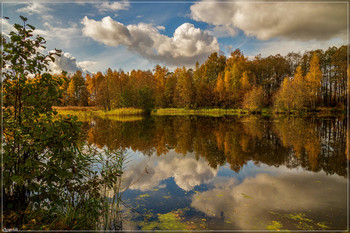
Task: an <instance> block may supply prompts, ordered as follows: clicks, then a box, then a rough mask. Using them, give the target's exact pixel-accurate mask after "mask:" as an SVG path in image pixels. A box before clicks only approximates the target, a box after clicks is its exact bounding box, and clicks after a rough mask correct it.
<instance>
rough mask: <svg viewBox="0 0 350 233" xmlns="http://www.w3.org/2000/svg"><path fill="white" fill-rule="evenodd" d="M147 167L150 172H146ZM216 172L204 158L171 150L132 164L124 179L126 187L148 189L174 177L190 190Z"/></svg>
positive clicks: (206, 180)
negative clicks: (159, 155) (162, 154)
mask: <svg viewBox="0 0 350 233" xmlns="http://www.w3.org/2000/svg"><path fill="white" fill-rule="evenodd" d="M145 167H147V170H148V174H144V170H145ZM216 174H217V171H216V170H215V169H213V168H211V167H210V166H209V165H208V162H206V161H205V160H204V159H202V158H201V159H199V160H198V161H197V160H196V158H195V156H194V155H193V154H187V155H186V156H185V157H184V156H183V155H179V154H177V153H175V152H174V151H170V152H168V153H167V154H166V155H164V156H162V157H158V156H153V157H150V158H149V157H144V158H143V159H141V161H138V162H137V163H133V164H130V165H129V166H128V169H127V170H126V171H125V173H124V174H123V180H124V182H125V183H124V185H125V186H126V187H128V186H129V185H130V184H134V185H132V186H131V187H130V189H138V190H141V191H147V190H150V189H152V188H155V187H157V186H158V185H159V184H160V182H161V181H162V180H165V179H168V178H170V177H173V178H174V181H175V183H176V184H177V185H178V186H179V187H180V188H182V189H183V190H186V191H189V190H192V189H193V188H194V187H195V186H196V185H200V184H202V183H207V182H209V181H210V180H211V179H212V178H213V177H215V176H216ZM140 177H142V178H141V179H140Z"/></svg>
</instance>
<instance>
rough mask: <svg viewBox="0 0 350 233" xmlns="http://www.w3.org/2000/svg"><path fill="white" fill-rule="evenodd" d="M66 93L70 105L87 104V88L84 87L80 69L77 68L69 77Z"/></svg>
mask: <svg viewBox="0 0 350 233" xmlns="http://www.w3.org/2000/svg"><path fill="white" fill-rule="evenodd" d="M67 95H68V99H69V101H68V102H69V104H70V105H75V106H87V105H88V90H87V88H86V84H85V79H84V77H83V74H82V72H81V71H80V70H77V71H76V72H75V74H74V75H73V76H72V77H71V79H70V82H69V85H68V89H67Z"/></svg>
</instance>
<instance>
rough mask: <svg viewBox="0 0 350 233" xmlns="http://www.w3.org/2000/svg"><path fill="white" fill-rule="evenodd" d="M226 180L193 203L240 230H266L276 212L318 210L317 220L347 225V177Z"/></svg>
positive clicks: (306, 175)
mask: <svg viewBox="0 0 350 233" xmlns="http://www.w3.org/2000/svg"><path fill="white" fill-rule="evenodd" d="M222 179H223V180H222V181H221V182H217V183H216V184H215V185H216V187H215V188H214V189H211V190H209V191H205V192H202V193H197V194H195V195H194V196H193V198H192V204H191V206H192V207H194V208H196V209H197V210H199V211H201V212H204V213H205V214H207V215H208V216H217V217H220V216H221V217H223V218H224V219H225V221H229V222H232V224H233V225H234V227H235V228H237V229H241V230H250V229H253V228H254V229H266V226H267V225H269V224H271V222H272V221H275V220H277V217H278V215H275V214H272V213H274V212H275V213H288V214H292V213H293V214H295V213H305V212H306V213H307V217H308V218H311V217H310V216H312V215H313V214H315V213H316V215H317V219H318V221H317V222H322V221H323V222H327V225H329V224H332V225H331V227H332V229H337V230H340V229H345V227H346V200H347V195H346V194H347V192H346V188H347V185H346V179H345V178H343V177H340V176H337V175H333V176H327V175H326V174H324V173H307V172H305V173H291V172H289V173H287V174H283V175H279V176H271V175H267V174H258V175H257V176H256V177H250V178H246V179H245V180H243V182H242V183H240V184H239V183H238V182H236V180H235V179H234V178H226V179H224V178H222ZM309 214H310V216H309ZM257 219H259V221H257ZM311 219H312V218H311Z"/></svg>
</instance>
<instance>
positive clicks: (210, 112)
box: [54, 107, 346, 121]
mask: <svg viewBox="0 0 350 233" xmlns="http://www.w3.org/2000/svg"><path fill="white" fill-rule="evenodd" d="M54 109H55V110H57V111H58V113H59V114H61V115H74V116H77V117H78V119H79V120H82V121H84V120H85V121H87V120H89V119H91V118H93V117H101V118H109V119H112V120H116V121H135V120H141V119H142V113H143V111H142V109H137V108H118V109H113V110H111V111H103V110H101V109H98V108H96V107H54ZM341 114H346V109H344V108H325V107H318V108H316V109H303V110H300V111H297V110H292V111H290V112H287V111H282V110H279V111H276V110H273V109H271V108H264V109H262V110H261V111H258V112H250V111H248V110H245V109H239V108H237V109H223V108H203V109H187V108H160V109H155V110H153V111H152V115H156V116H188V115H197V116H212V117H220V116H244V115H262V116H272V115H291V116H319V117H330V116H334V115H341Z"/></svg>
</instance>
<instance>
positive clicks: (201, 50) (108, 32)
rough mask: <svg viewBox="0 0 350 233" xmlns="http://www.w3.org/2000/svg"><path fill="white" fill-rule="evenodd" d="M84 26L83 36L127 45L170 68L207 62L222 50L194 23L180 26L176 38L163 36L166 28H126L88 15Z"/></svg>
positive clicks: (113, 44) (146, 25)
mask: <svg viewBox="0 0 350 233" xmlns="http://www.w3.org/2000/svg"><path fill="white" fill-rule="evenodd" d="M82 24H83V25H84V28H83V30H82V32H83V35H85V36H87V37H90V38H92V39H94V40H95V41H98V42H101V43H103V44H105V45H108V46H119V45H124V46H126V47H127V48H128V49H129V50H130V51H133V52H136V53H139V54H140V55H141V56H143V57H145V58H149V59H152V60H156V61H161V62H165V63H166V64H170V65H184V64H185V65H193V64H194V63H195V62H196V61H200V62H202V61H204V60H205V59H206V58H207V56H208V55H209V54H210V53H212V52H218V51H219V44H218V41H217V39H216V38H215V37H213V36H212V35H210V34H209V33H208V32H205V31H202V30H201V29H199V28H195V27H194V25H193V24H190V23H184V24H182V25H181V26H179V27H178V28H177V29H176V30H175V32H174V34H173V37H168V36H166V35H162V34H160V33H159V30H163V29H164V28H162V27H160V28H159V27H158V28H157V27H155V26H153V25H152V24H145V23H140V24H137V25H127V26H125V25H124V24H122V23H120V22H117V21H114V20H113V19H112V18H111V17H109V16H108V17H105V18H103V19H102V20H101V21H95V20H93V19H89V18H88V17H86V16H85V17H84V19H83V20H82Z"/></svg>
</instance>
